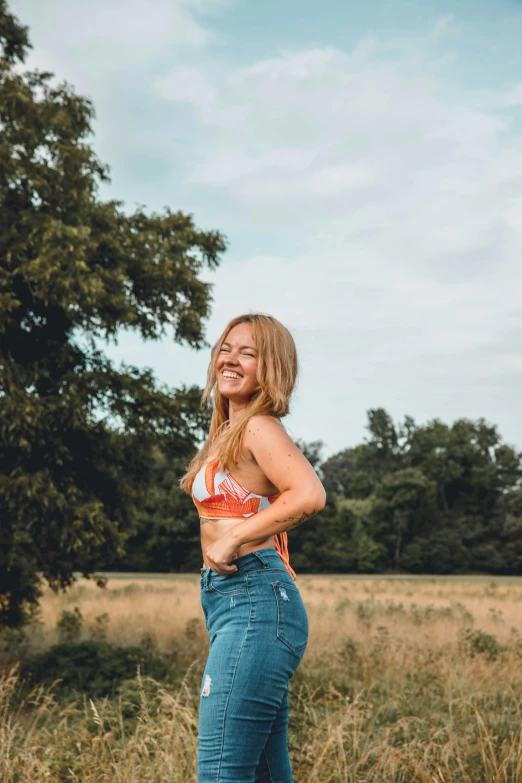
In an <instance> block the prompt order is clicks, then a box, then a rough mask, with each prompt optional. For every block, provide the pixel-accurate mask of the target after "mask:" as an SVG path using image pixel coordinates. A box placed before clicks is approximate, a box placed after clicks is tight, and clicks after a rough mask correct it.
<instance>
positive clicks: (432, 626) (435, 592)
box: [0, 575, 522, 783]
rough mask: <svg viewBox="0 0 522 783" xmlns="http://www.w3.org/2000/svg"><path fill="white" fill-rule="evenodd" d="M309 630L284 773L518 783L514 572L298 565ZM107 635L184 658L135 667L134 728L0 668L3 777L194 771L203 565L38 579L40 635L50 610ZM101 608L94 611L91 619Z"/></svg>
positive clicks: (163, 776) (48, 637)
mask: <svg viewBox="0 0 522 783" xmlns="http://www.w3.org/2000/svg"><path fill="white" fill-rule="evenodd" d="M298 585H299V587H300V589H301V592H302V595H303V598H304V601H305V604H306V606H307V610H308V614H309V618H310V642H309V646H308V649H307V652H306V655H305V658H304V660H303V663H302V664H301V667H300V668H299V670H298V672H297V674H296V675H295V677H294V678H293V680H292V683H291V693H290V701H291V719H290V736H289V740H290V751H291V756H292V761H293V765H294V774H295V780H296V783H308V782H310V783H370V781H371V783H406V781H407V782H408V783H417V782H418V783H472V782H473V783H475V781H477V783H478V781H481V783H482V781H486V782H487V783H501V782H502V783H522V728H521V726H522V721H521V716H522V641H521V632H522V627H521V626H522V612H521V602H522V580H517V579H486V580H480V579H406V578H404V579H402V578H401V579H391V578H390V579H385V578H373V579H370V578H349V577H312V576H300V577H299V581H298ZM73 606H78V607H79V608H80V610H81V612H82V614H83V617H84V618H85V623H86V626H87V627H89V626H93V627H94V626H95V625H96V622H97V621H96V618H97V617H100V616H102V615H107V617H106V623H105V624H106V631H107V634H108V638H109V640H111V641H113V642H115V643H117V644H139V643H140V641H141V640H143V638H144V636H145V638H146V639H147V643H148V644H151V643H153V644H155V645H157V647H158V648H159V649H160V650H162V651H164V652H165V653H166V654H167V655H168V656H169V657H170V659H171V660H173V661H174V662H176V664H177V665H178V667H181V669H182V670H183V672H184V676H183V678H182V679H181V680H180V682H179V684H178V685H177V686H176V687H175V688H166V687H165V686H163V685H161V684H158V683H153V682H151V681H148V680H146V679H141V678H140V677H138V679H137V680H136V681H135V683H134V690H135V691H136V690H137V696H138V702H139V708H137V715H135V716H134V717H135V718H137V720H134V721H133V722H132V730H129V724H128V721H127V720H126V715H127V713H128V705H127V704H126V695H125V694H126V691H125V690H124V691H123V693H122V696H121V697H120V699H119V701H117V700H112V701H111V700H109V699H101V700H97V701H90V700H89V697H88V694H87V695H86V696H85V698H84V699H83V700H80V701H77V702H76V703H74V704H68V705H67V706H64V705H63V704H60V703H59V702H58V700H57V699H56V697H55V696H53V692H52V691H51V692H44V691H43V690H42V689H40V690H36V691H35V692H34V693H33V694H32V696H31V697H30V698H29V699H27V698H26V699H25V702H23V703H20V699H19V698H17V688H18V687H19V684H18V678H17V674H16V671H11V672H6V673H5V674H4V676H3V679H2V680H1V682H0V781H2V783H15V781H16V783H18V782H19V781H34V782H35V783H39V782H40V781H49V782H50V783H55V781H56V782H58V781H79V780H81V781H84V782H85V783H91V781H92V783H94V781H96V783H104V782H105V781H125V783H138V782H139V783H145V782H146V781H151V783H152V781H154V783H163V782H164V783H167V781H168V783H189V782H190V783H192V782H193V781H195V779H196V774H195V762H196V733H197V709H198V704H199V685H200V680H201V673H202V670H203V666H204V663H205V659H206V653H207V649H208V640H207V637H206V631H205V628H204V624H203V618H202V613H201V608H200V604H199V579H198V577H196V576H192V575H184V576H173V577H168V578H167V577H155V578H144V577H136V578H135V577H129V576H128V575H127V576H125V577H119V578H114V577H113V578H111V580H110V582H109V585H108V587H107V588H106V589H105V590H104V591H100V590H99V588H96V587H95V586H94V585H93V584H91V583H90V582H86V581H83V582H81V583H79V584H77V585H76V586H75V587H74V588H73V589H72V590H71V591H69V592H68V593H66V594H65V595H59V596H55V595H53V594H52V593H47V594H46V595H45V597H44V600H43V602H42V622H43V626H42V627H41V629H40V632H39V638H38V644H39V645H49V644H51V643H52V642H53V641H55V635H56V631H55V626H56V622H57V620H58V618H59V617H60V615H61V612H62V611H63V610H64V609H69V610H70V609H71V608H72V607H73ZM98 622H99V621H98Z"/></svg>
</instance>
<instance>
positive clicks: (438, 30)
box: [432, 14, 454, 37]
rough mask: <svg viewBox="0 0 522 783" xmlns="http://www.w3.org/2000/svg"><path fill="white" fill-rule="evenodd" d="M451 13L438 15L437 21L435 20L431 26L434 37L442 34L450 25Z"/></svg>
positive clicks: (451, 20)
mask: <svg viewBox="0 0 522 783" xmlns="http://www.w3.org/2000/svg"><path fill="white" fill-rule="evenodd" d="M453 19H454V17H453V14H443V16H439V18H438V19H437V21H436V22H435V24H434V26H433V31H432V34H433V36H434V37H438V36H440V35H443V33H445V32H446V31H447V30H448V29H449V28H450V26H451V24H452V22H453Z"/></svg>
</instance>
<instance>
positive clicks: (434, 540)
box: [110, 408, 522, 574]
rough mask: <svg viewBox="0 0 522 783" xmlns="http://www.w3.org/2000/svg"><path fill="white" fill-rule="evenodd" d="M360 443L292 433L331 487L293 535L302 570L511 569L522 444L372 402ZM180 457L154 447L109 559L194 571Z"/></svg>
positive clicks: (294, 557) (482, 425)
mask: <svg viewBox="0 0 522 783" xmlns="http://www.w3.org/2000/svg"><path fill="white" fill-rule="evenodd" d="M367 430H368V436H367V438H366V439H365V442H363V443H361V444H359V445H357V446H355V447H352V448H347V449H345V450H343V451H340V452H339V453H338V454H335V455H333V456H331V457H329V458H328V459H326V460H324V461H323V460H322V458H321V452H322V445H323V444H322V443H321V442H320V441H316V442H313V443H303V442H298V445H299V447H300V448H301V450H302V451H303V452H304V453H305V454H306V456H307V458H308V459H309V460H310V462H311V463H312V464H313V465H314V467H315V469H316V470H317V472H318V473H319V475H320V477H321V479H322V481H323V483H324V486H325V489H326V491H327V496H328V499H327V505H326V507H325V509H324V510H323V511H322V512H321V513H320V514H318V515H317V516H315V517H313V519H311V520H310V521H309V522H307V523H306V524H304V525H301V526H300V527H299V528H298V529H296V530H294V531H292V532H291V533H290V534H289V549H290V559H291V563H292V565H293V567H294V568H295V569H296V570H297V571H298V572H301V573H305V572H314V573H328V572H334V573H335V572H337V573H346V572H356V573H389V572H395V573H401V572H404V573H433V574H452V573H455V574H462V573H473V572H475V573H477V572H478V573H487V574H519V573H521V572H522V454H521V453H520V452H517V451H516V450H515V449H514V448H513V447H511V446H508V445H506V444H504V443H502V442H501V439H500V436H499V434H498V432H497V429H496V427H494V426H491V425H489V424H487V423H486V422H485V421H484V420H482V419H480V420H479V421H470V420H467V419H462V420H459V421H456V422H455V423H454V424H453V425H451V426H449V425H447V424H444V423H442V422H441V421H438V420H434V421H431V422H429V423H428V424H425V425H423V426H419V425H417V424H416V423H415V422H414V421H413V419H412V418H410V417H408V416H407V417H405V419H404V421H403V422H402V423H401V424H398V425H397V424H395V423H394V422H393V421H392V419H391V417H390V416H389V415H388V413H387V412H386V411H385V410H383V409H382V408H380V409H376V410H370V411H368V425H367ZM184 464H186V459H184V460H183V459H178V460H177V461H176V460H174V461H172V460H169V459H168V458H167V457H166V455H165V454H164V453H163V452H162V450H161V449H160V448H158V449H157V452H156V464H155V467H154V470H153V474H154V481H153V482H152V483H151V485H150V492H149V497H148V502H147V504H146V505H144V507H143V508H141V509H140V510H139V512H138V513H137V516H136V519H135V532H134V533H133V535H132V536H131V537H130V538H129V540H128V541H127V544H126V555H125V557H123V558H121V559H120V560H118V562H115V563H113V564H112V565H111V566H110V567H112V568H114V569H118V570H132V571H194V570H197V569H199V568H200V567H201V562H202V558H201V548H200V531H199V521H198V516H197V514H196V512H195V509H194V507H193V505H192V502H191V501H190V499H189V498H188V497H187V496H185V495H184V494H183V493H181V492H180V490H179V488H178V479H179V476H180V475H181V473H182V471H183V466H184Z"/></svg>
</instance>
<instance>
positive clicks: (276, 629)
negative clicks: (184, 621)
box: [198, 548, 308, 783]
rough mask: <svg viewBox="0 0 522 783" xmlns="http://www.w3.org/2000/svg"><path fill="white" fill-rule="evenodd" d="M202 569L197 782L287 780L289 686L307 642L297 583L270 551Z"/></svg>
mask: <svg viewBox="0 0 522 783" xmlns="http://www.w3.org/2000/svg"><path fill="white" fill-rule="evenodd" d="M232 562H233V564H234V565H236V566H237V568H238V570H237V571H234V572H233V573H232V574H227V575H225V574H218V573H217V572H216V571H212V570H211V569H210V568H202V569H201V605H202V607H203V613H204V615H205V624H206V627H207V631H208V635H209V638H210V651H209V655H208V659H207V663H206V665H205V671H204V672H203V678H202V681H201V691H200V700H199V723H198V783H293V777H292V767H291V764H290V758H289V755H288V687H289V680H290V678H291V677H292V675H293V674H294V672H295V670H296V669H297V667H298V666H299V664H300V663H301V660H302V658H303V655H304V653H305V649H306V645H307V642H308V616H307V614H306V609H305V606H304V604H303V600H302V598H301V594H300V592H299V589H298V587H297V586H296V584H295V582H294V581H293V579H292V577H291V576H290V574H289V573H288V571H287V570H286V568H285V566H284V563H283V561H282V560H281V558H280V556H279V554H278V553H277V552H276V550H275V549H272V548H263V549H257V550H255V551H254V552H249V553H248V554H247V555H243V556H241V557H238V558H237V559H236V560H234V561H232Z"/></svg>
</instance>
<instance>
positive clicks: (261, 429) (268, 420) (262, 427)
mask: <svg viewBox="0 0 522 783" xmlns="http://www.w3.org/2000/svg"><path fill="white" fill-rule="evenodd" d="M245 431H246V433H249V434H252V433H261V434H264V433H267V434H268V433H270V432H285V433H286V429H285V426H284V424H283V422H282V421H281V419H278V418H277V416H270V415H268V414H266V413H256V414H255V416H251V417H250V418H249V420H248V423H247V425H246V428H245Z"/></svg>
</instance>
